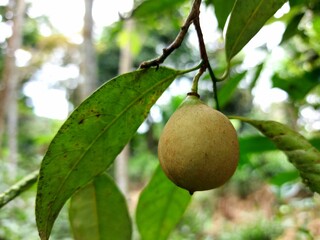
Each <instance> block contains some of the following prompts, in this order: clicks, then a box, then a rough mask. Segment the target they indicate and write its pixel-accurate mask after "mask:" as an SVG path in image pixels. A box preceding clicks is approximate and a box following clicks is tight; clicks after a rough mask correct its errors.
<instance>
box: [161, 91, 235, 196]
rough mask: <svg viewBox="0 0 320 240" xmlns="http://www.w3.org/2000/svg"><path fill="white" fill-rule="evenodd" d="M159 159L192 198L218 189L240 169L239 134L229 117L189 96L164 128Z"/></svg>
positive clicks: (169, 175)
mask: <svg viewBox="0 0 320 240" xmlns="http://www.w3.org/2000/svg"><path fill="white" fill-rule="evenodd" d="M158 156H159V160H160V164H161V166H162V169H163V170H164V172H165V174H166V175H167V176H168V178H169V179H170V180H171V181H173V182H174V183H175V184H176V185H178V186H179V187H182V188H184V189H187V190H188V191H189V192H190V193H191V194H192V193H193V192H195V191H203V190H209V189H213V188H217V187H219V186H221V185H222V184H224V183H225V182H226V181H228V180H229V179H230V178H231V176H232V175H233V174H234V172H235V170H236V168H237V165H238V159H239V144H238V139H237V133H236V130H235V129H234V127H233V126H232V124H231V122H230V121H229V119H228V118H227V117H226V116H225V115H223V114H222V113H221V112H219V111H216V110H214V109H212V108H210V107H209V106H207V105H206V104H204V103H203V102H202V101H201V100H200V99H199V96H196V95H193V94H192V95H191V94H188V96H187V98H186V99H185V100H184V102H183V103H182V104H181V105H180V107H179V108H178V109H177V111H176V112H175V113H174V114H173V115H172V116H171V118H170V119H169V121H168V122H167V124H166V126H165V127H164V130H163V132H162V135H161V137H160V140H159V145H158Z"/></svg>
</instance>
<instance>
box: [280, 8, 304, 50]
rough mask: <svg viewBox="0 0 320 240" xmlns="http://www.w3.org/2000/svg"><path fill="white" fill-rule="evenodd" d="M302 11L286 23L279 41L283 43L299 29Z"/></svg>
mask: <svg viewBox="0 0 320 240" xmlns="http://www.w3.org/2000/svg"><path fill="white" fill-rule="evenodd" d="M303 16H304V13H299V14H297V15H295V16H294V17H293V18H292V19H291V20H290V22H289V23H288V25H287V28H286V30H285V31H284V33H283V35H282V39H281V43H280V44H283V43H284V42H285V41H288V40H289V39H290V38H292V37H293V36H294V35H296V33H297V32H298V31H299V29H298V26H299V24H300V21H301V19H302V18H303Z"/></svg>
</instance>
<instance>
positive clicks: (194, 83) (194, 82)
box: [191, 68, 204, 94]
mask: <svg viewBox="0 0 320 240" xmlns="http://www.w3.org/2000/svg"><path fill="white" fill-rule="evenodd" d="M203 72H204V70H202V68H200V70H199V72H198V73H197V74H196V75H195V76H194V78H193V80H192V86H191V92H194V93H197V94H198V83H199V79H200V76H201V75H202V73H203Z"/></svg>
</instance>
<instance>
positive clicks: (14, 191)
mask: <svg viewBox="0 0 320 240" xmlns="http://www.w3.org/2000/svg"><path fill="white" fill-rule="evenodd" d="M38 174H39V171H38V170H37V171H35V172H33V173H30V174H29V175H28V176H26V177H25V178H23V179H21V180H20V181H19V182H17V183H16V184H14V185H13V186H11V187H10V188H9V189H8V190H6V191H5V192H3V193H0V208H2V207H3V206H4V205H6V204H7V203H8V202H10V201H11V200H12V199H14V198H15V197H17V196H19V195H20V194H21V193H23V192H24V191H26V190H28V189H29V188H30V187H31V186H32V185H33V184H34V183H36V182H37V180H38Z"/></svg>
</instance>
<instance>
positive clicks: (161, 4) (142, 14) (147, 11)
mask: <svg viewBox="0 0 320 240" xmlns="http://www.w3.org/2000/svg"><path fill="white" fill-rule="evenodd" d="M186 1H187V0H175V1H172V0H161V1H158V0H145V1H143V2H142V3H140V4H139V5H138V6H137V7H136V8H135V9H134V10H133V12H132V15H133V16H134V17H135V18H146V17H149V16H154V15H161V14H163V13H165V12H168V11H169V12H170V11H172V9H177V8H179V6H181V4H183V3H184V2H186Z"/></svg>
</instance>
